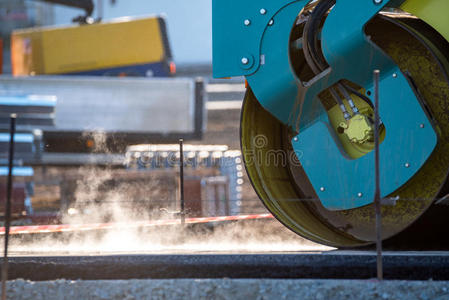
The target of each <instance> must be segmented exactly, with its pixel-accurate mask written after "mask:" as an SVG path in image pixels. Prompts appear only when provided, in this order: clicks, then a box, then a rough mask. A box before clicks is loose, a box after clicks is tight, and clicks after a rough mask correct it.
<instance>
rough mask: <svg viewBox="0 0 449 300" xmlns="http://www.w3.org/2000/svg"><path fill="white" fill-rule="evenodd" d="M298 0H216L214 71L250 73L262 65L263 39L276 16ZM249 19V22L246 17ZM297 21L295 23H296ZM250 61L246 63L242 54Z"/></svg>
mask: <svg viewBox="0 0 449 300" xmlns="http://www.w3.org/2000/svg"><path fill="white" fill-rule="evenodd" d="M292 2H295V1H294V0H258V1H254V0H213V1H212V32H213V35H212V44H213V75H214V77H216V78H221V77H228V76H242V75H249V74H252V73H254V72H255V71H257V69H258V67H259V65H260V42H261V39H262V35H263V32H264V31H265V29H266V28H267V27H268V23H269V22H270V20H271V19H272V17H273V16H274V15H275V14H276V13H277V12H278V11H279V10H280V9H281V8H282V7H284V6H286V5H288V4H289V3H292ZM246 20H247V21H249V24H248V23H247V24H248V25H245V21H246ZM292 25H293V24H292ZM244 57H245V58H247V59H248V63H247V64H243V63H242V58H244Z"/></svg>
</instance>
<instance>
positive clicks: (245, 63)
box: [241, 57, 249, 65]
mask: <svg viewBox="0 0 449 300" xmlns="http://www.w3.org/2000/svg"><path fill="white" fill-rule="evenodd" d="M241 62H242V64H243V65H247V64H248V63H249V59H248V58H247V57H242V60H241Z"/></svg>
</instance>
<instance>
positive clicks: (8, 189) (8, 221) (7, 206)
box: [2, 114, 17, 300]
mask: <svg viewBox="0 0 449 300" xmlns="http://www.w3.org/2000/svg"><path fill="white" fill-rule="evenodd" d="M16 117H17V116H16V114H12V115H11V118H10V127H9V156H8V179H7V187H6V204H5V249H4V252H3V266H2V300H6V283H7V281H8V243H9V229H10V224H11V196H12V186H13V180H14V177H13V174H12V172H13V164H14V163H13V162H14V135H15V134H16Z"/></svg>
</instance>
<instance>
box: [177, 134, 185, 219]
mask: <svg viewBox="0 0 449 300" xmlns="http://www.w3.org/2000/svg"><path fill="white" fill-rule="evenodd" d="M183 144H184V140H183V139H179V192H180V199H181V224H182V225H183V226H184V224H185V222H186V215H185V198H184V149H183V148H184V147H183Z"/></svg>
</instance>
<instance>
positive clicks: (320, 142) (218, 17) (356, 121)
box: [213, 0, 449, 247]
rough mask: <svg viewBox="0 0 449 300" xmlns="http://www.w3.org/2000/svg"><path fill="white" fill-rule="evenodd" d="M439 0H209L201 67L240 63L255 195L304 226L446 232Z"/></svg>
mask: <svg viewBox="0 0 449 300" xmlns="http://www.w3.org/2000/svg"><path fill="white" fill-rule="evenodd" d="M448 41H449V1H447V0H405V1H401V0H399V1H396V0H393V1H388V0H315V1H310V0H257V1H255V0H213V64H214V66H213V67H214V68H213V72H214V76H215V77H218V78H223V77H230V76H245V78H246V81H247V84H248V89H247V92H246V95H245V99H244V102H243V108H242V116H241V145H242V151H243V156H244V160H245V165H246V170H247V173H248V175H249V177H250V179H251V181H252V184H253V186H254V189H255V190H256V192H257V193H258V195H259V197H260V198H261V200H262V202H263V203H264V204H265V206H266V207H267V208H268V209H269V210H270V211H271V212H272V213H273V215H274V216H275V217H276V218H277V219H278V220H279V221H280V222H282V223H283V224H284V225H285V226H287V227H288V228H289V229H291V230H293V231H294V232H296V233H297V234H299V235H302V236H303V237H305V238H308V239H310V240H313V241H316V242H319V243H322V244H326V245H330V246H335V247H357V246H363V245H368V244H370V243H372V242H373V241H375V237H376V231H375V210H374V208H373V200H374V193H375V180H374V178H375V176H374V174H375V163H374V159H375V153H374V152H375V151H373V149H374V121H373V111H374V109H373V107H374V106H373V103H374V90H373V89H374V83H373V71H374V70H379V71H380V79H379V84H378V88H379V94H378V95H379V116H380V122H379V126H380V135H379V138H380V161H379V163H380V164H379V165H380V168H379V171H380V191H381V197H382V199H383V200H382V208H381V215H382V238H383V239H389V238H392V237H395V238H397V241H399V240H400V239H401V238H402V241H404V240H411V239H415V238H417V237H422V238H423V237H430V236H434V237H437V238H439V239H440V240H445V239H446V238H445V237H444V236H441V235H440V234H441V233H438V232H440V231H439V230H440V229H442V228H446V227H447V225H445V224H447V221H445V219H447V213H448V209H447V207H445V206H441V205H439V204H441V203H444V199H443V200H442V198H444V197H445V195H447V194H448V193H449V187H448V180H447V174H448V170H449V76H448V74H449V61H448V60H449V44H448Z"/></svg>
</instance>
